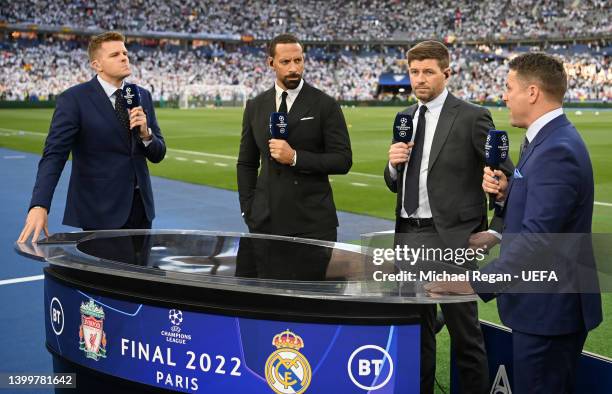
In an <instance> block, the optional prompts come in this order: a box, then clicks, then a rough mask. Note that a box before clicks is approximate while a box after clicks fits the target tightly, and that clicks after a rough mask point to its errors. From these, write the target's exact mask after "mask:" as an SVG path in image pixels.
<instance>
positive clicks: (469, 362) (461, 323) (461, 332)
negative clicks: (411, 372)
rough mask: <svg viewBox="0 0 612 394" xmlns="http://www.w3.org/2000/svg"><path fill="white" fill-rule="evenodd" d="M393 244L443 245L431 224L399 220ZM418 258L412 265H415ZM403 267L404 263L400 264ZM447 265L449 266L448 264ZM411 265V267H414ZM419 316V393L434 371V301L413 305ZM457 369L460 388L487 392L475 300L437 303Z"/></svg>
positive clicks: (465, 392) (430, 385) (429, 391)
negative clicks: (448, 335) (413, 223)
mask: <svg viewBox="0 0 612 394" xmlns="http://www.w3.org/2000/svg"><path fill="white" fill-rule="evenodd" d="M395 243H396V245H406V244H407V245H409V246H413V247H421V246H424V247H426V248H446V246H445V244H444V242H443V241H442V239H441V238H440V236H439V235H438V233H437V231H436V229H435V227H434V226H433V225H427V226H422V227H417V226H414V225H411V224H409V223H408V222H407V221H400V223H399V226H398V231H397V233H396V237H395ZM418 264H419V263H418V262H417V263H416V264H415V266H418ZM401 268H405V267H401ZM449 268H450V267H449ZM413 269H414V267H413ZM414 307H415V308H416V309H417V312H418V313H419V315H420V317H421V393H423V394H433V392H434V378H435V375H436V334H435V332H434V324H435V321H436V313H437V307H436V304H423V305H415V306H414ZM440 308H441V309H442V313H443V314H444V318H445V320H446V326H447V328H448V332H449V334H450V339H451V348H452V351H453V353H454V355H455V361H456V365H457V369H458V372H459V386H460V390H459V392H460V393H462V394H481V393H482V394H484V393H489V391H488V390H489V367H488V361H487V354H486V350H485V345H484V338H483V335H482V330H481V328H480V322H479V320H478V305H477V303H476V302H463V303H453V304H440Z"/></svg>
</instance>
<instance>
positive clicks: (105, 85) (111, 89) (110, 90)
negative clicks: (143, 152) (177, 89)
mask: <svg viewBox="0 0 612 394" xmlns="http://www.w3.org/2000/svg"><path fill="white" fill-rule="evenodd" d="M96 78H98V82H100V85H102V89H104V93H106V97H108V99H109V100H110V102H111V104H112V105H113V108H115V101H116V97H115V92H116V91H117V89H123V86H125V81H121V86H120V87H118V88H117V87H115V86H114V85H112V84H111V83H109V82H106V81H105V80H104V79H103V78H100V76H99V75H97V76H96ZM151 134H152V132H151V129H150V128H149V135H151ZM141 141H142V143H143V144H144V146H145V147H147V146H149V144H151V142H152V141H153V140H152V139H151V140H148V141H145V140H143V139H141Z"/></svg>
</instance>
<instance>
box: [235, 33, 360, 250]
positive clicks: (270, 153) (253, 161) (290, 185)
mask: <svg viewBox="0 0 612 394" xmlns="http://www.w3.org/2000/svg"><path fill="white" fill-rule="evenodd" d="M268 55H269V57H268V64H269V65H270V67H271V68H272V69H273V70H274V71H275V73H276V82H275V85H274V87H273V88H272V89H269V90H267V91H265V92H264V93H262V94H260V95H259V96H257V97H255V98H254V99H252V100H249V101H248V102H247V105H246V109H245V111H244V118H243V121H242V138H241V140H240V153H239V155H238V164H237V173H238V194H239V198H240V208H241V210H242V216H243V217H244V220H245V222H246V224H247V226H248V227H249V231H251V232H257V233H265V234H276V235H290V236H297V237H302V238H313V239H321V240H326V241H336V238H337V232H336V228H337V227H338V217H337V216H336V207H335V205H334V199H333V195H332V190H331V185H330V184H329V179H328V175H330V174H346V173H347V172H348V171H349V169H350V168H351V165H352V153H351V144H350V140H349V135H348V130H347V127H346V122H345V121H344V116H343V115H342V110H341V109H340V106H339V105H338V103H337V102H336V101H335V100H334V99H333V98H331V97H330V96H328V95H326V94H325V93H323V92H322V91H320V90H318V89H316V88H314V87H312V86H311V85H309V84H308V83H306V82H304V80H303V79H302V74H303V72H304V52H303V47H302V44H301V43H300V42H299V41H298V39H297V38H296V37H294V36H292V35H290V34H283V35H280V36H277V37H275V38H274V39H273V40H272V41H271V42H270V45H269V48H268ZM275 111H278V112H287V113H288V115H289V122H288V123H289V125H288V131H289V136H288V138H287V140H282V139H273V138H270V133H269V128H268V127H269V117H270V113H272V112H275ZM260 165H261V170H259V167H260ZM258 170H259V175H258Z"/></svg>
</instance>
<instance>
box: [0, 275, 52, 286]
mask: <svg viewBox="0 0 612 394" xmlns="http://www.w3.org/2000/svg"><path fill="white" fill-rule="evenodd" d="M42 279H45V276H44V275H35V276H25V277H23V278H14V279H4V280H0V286H4V285H12V284H14V283H23V282H34V281H37V280H42Z"/></svg>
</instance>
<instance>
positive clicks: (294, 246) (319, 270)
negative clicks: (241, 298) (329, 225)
mask: <svg viewBox="0 0 612 394" xmlns="http://www.w3.org/2000/svg"><path fill="white" fill-rule="evenodd" d="M292 236H294V237H299V238H308V239H318V240H324V241H331V242H335V241H336V237H337V231H336V229H335V228H334V229H330V230H323V231H319V232H317V233H303V234H295V235H292ZM330 260H331V249H330V248H327V247H321V246H314V245H309V244H303V243H298V242H289V241H280V240H269V239H261V238H247V237H245V238H241V239H240V245H239V247H238V254H237V256H236V274H235V275H236V276H237V277H242V278H261V279H282V280H304V281H306V280H307V281H324V280H326V278H327V276H326V275H327V267H328V265H329V262H330Z"/></svg>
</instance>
